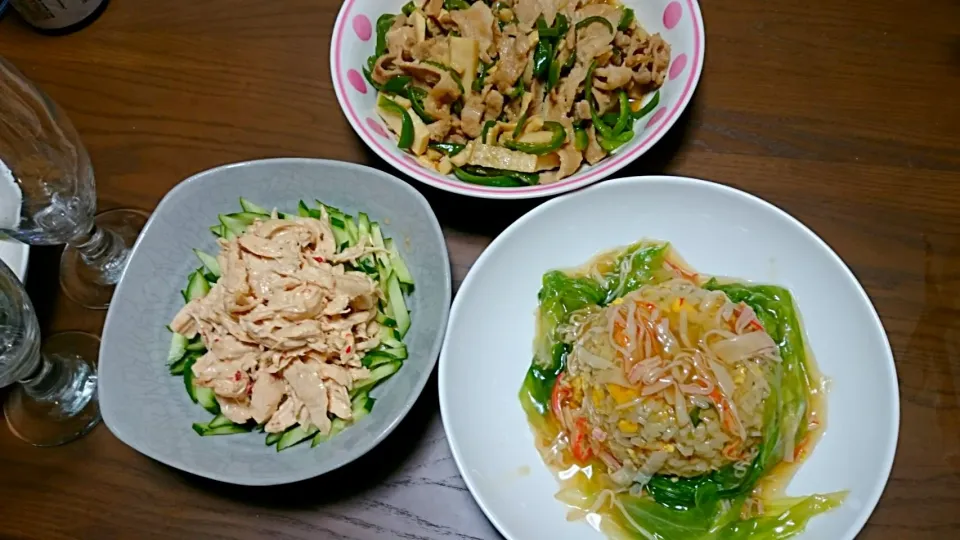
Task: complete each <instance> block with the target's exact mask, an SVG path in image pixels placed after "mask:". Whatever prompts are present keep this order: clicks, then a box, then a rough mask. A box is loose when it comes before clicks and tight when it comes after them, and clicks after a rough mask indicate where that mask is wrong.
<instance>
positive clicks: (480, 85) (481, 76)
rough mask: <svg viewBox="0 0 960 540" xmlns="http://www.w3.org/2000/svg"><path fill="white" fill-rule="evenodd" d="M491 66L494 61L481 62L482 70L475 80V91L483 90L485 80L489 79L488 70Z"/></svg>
mask: <svg viewBox="0 0 960 540" xmlns="http://www.w3.org/2000/svg"><path fill="white" fill-rule="evenodd" d="M491 67H493V63H490V64H487V63H486V62H480V72H479V73H478V74H477V78H476V79H474V80H473V91H474V92H480V91H481V90H483V82H484V81H485V80H486V79H487V70H488V69H490V68H491Z"/></svg>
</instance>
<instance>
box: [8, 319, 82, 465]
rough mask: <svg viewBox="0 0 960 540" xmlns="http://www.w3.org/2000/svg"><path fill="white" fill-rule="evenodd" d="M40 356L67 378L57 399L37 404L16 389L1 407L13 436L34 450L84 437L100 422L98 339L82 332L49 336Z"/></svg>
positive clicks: (30, 397) (19, 387) (37, 401)
mask: <svg viewBox="0 0 960 540" xmlns="http://www.w3.org/2000/svg"><path fill="white" fill-rule="evenodd" d="M42 353H43V355H44V356H45V357H47V358H48V359H50V360H51V361H52V362H57V363H60V366H59V367H60V368H62V369H63V370H64V373H65V374H67V375H68V377H69V378H68V379H67V386H66V389H65V390H64V391H63V392H62V393H61V396H58V397H59V399H54V400H50V401H39V400H36V399H34V398H33V397H32V396H30V395H28V394H27V393H26V392H25V391H24V389H23V386H20V385H17V386H15V387H14V388H13V389H12V391H11V392H10V396H9V397H8V398H7V401H6V403H4V404H3V414H4V416H5V417H6V419H7V425H9V426H10V431H12V432H13V434H14V435H16V436H17V437H20V438H21V439H23V440H24V441H26V442H28V443H30V444H32V445H34V446H57V445H60V444H64V443H68V442H70V441H73V440H75V439H77V438H79V437H82V436H83V435H85V434H86V433H88V432H89V431H90V430H91V429H93V427H94V426H96V425H97V423H98V422H100V405H99V403H98V402H97V358H98V356H99V354H100V338H98V337H97V336H94V335H93V334H87V333H84V332H63V333H61V334H55V335H53V336H50V337H49V338H48V339H47V340H46V341H45V342H44V343H43V347H42Z"/></svg>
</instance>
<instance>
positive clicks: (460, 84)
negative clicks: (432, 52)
mask: <svg viewBox="0 0 960 540" xmlns="http://www.w3.org/2000/svg"><path fill="white" fill-rule="evenodd" d="M423 63H424V64H429V65H431V66H434V67H438V68H440V69H442V70H445V71H446V72H447V73H449V74H450V77H452V78H453V82H455V83H457V87H458V88H460V93H461V94H463V93H464V91H463V79H461V78H460V74H459V73H457V70H455V69H453V68H452V67H450V66H445V65H443V64H441V63H440V62H434V61H433V60H424V61H423Z"/></svg>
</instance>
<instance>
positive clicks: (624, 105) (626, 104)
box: [613, 90, 632, 134]
mask: <svg viewBox="0 0 960 540" xmlns="http://www.w3.org/2000/svg"><path fill="white" fill-rule="evenodd" d="M619 97H620V117H619V118H617V123H616V124H614V126H613V133H614V134H619V133H620V132H621V131H623V130H625V129H627V123H628V122H629V121H630V120H631V119H632V115H631V114H630V100H629V99H628V98H627V93H626V92H625V91H623V90H621V91H620V93H619Z"/></svg>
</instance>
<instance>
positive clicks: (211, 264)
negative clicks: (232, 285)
mask: <svg viewBox="0 0 960 540" xmlns="http://www.w3.org/2000/svg"><path fill="white" fill-rule="evenodd" d="M193 252H194V253H195V254H196V255H197V258H198V259H200V263H201V264H203V267H204V268H206V269H207V272H210V273H211V274H213V275H215V276H217V277H218V278H219V277H220V275H221V272H220V263H218V262H217V258H216V257H214V256H213V255H210V254H208V253H205V252H203V251H200V250H199V249H194V250H193Z"/></svg>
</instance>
